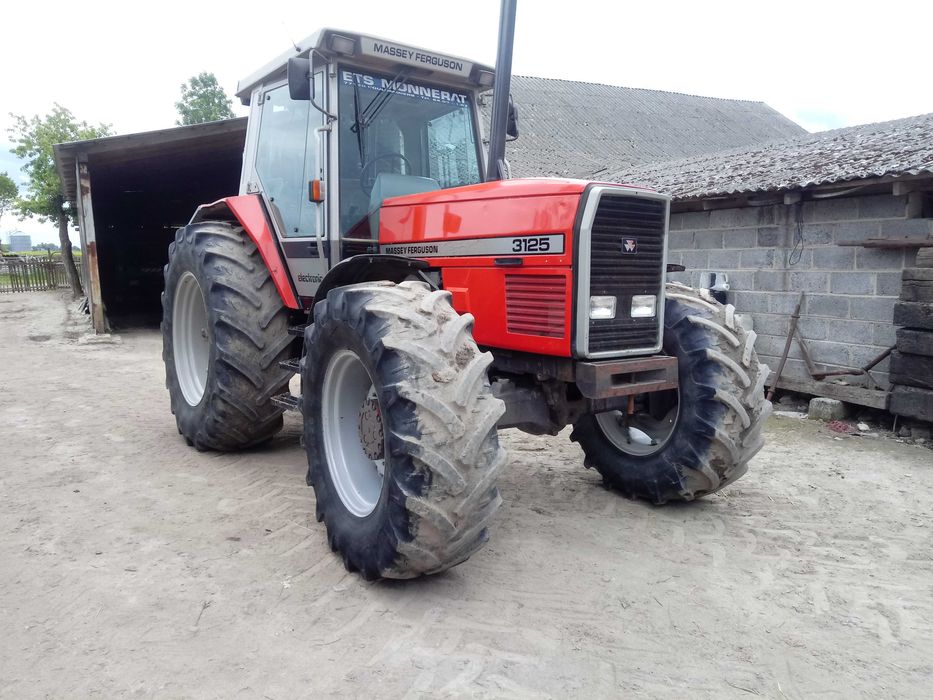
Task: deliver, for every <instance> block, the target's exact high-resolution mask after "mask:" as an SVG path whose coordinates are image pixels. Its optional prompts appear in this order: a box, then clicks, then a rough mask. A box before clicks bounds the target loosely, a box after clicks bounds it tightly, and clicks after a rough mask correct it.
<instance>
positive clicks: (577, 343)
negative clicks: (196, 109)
mask: <svg viewBox="0 0 933 700" xmlns="http://www.w3.org/2000/svg"><path fill="white" fill-rule="evenodd" d="M510 5H511V7H510ZM513 22H514V3H509V2H506V3H505V10H504V12H503V19H502V27H501V31H500V48H499V59H498V65H499V72H498V73H496V72H495V71H494V70H493V69H492V68H491V67H488V66H484V65H480V64H478V63H475V62H473V61H468V60H465V59H462V58H456V57H452V56H446V55H443V54H439V53H436V52H433V51H427V50H424V49H418V48H414V47H410V46H403V45H401V44H398V43H395V42H391V41H385V40H382V39H377V38H374V37H369V36H361V35H356V34H351V33H348V32H342V31H334V30H330V29H325V30H321V31H320V32H318V33H317V34H315V35H313V36H312V37H310V38H309V39H307V40H306V41H304V42H302V43H301V44H300V45H299V46H297V47H296V48H297V50H296V51H290V52H289V53H288V54H287V55H285V56H282V57H280V58H279V59H277V60H275V61H273V62H272V63H270V64H269V65H267V66H266V67H265V68H263V69H261V70H260V71H258V72H257V73H255V74H254V75H252V76H251V77H249V78H247V79H246V80H245V81H243V82H241V84H240V88H239V91H238V96H239V97H240V98H241V99H242V100H243V102H244V103H245V104H248V105H249V107H250V113H249V127H248V135H247V141H246V148H245V152H244V158H243V170H242V178H241V184H240V194H239V195H237V196H231V197H228V198H226V199H223V200H220V201H217V202H214V203H212V204H206V205H204V206H201V207H200V208H198V210H197V211H196V212H195V214H194V216H193V217H192V219H191V221H190V223H189V224H188V225H187V226H185V227H184V228H182V229H180V230H179V231H178V232H177V235H176V237H175V241H174V243H172V245H171V246H170V247H169V262H168V265H167V266H166V268H165V292H164V295H163V309H164V312H163V324H162V332H163V340H164V353H163V355H164V360H165V367H166V382H167V386H168V389H169V392H170V394H171V404H172V411H173V413H174V414H175V418H176V421H177V424H178V429H179V432H180V433H181V434H182V435H183V436H184V438H185V440H186V441H187V442H188V444H189V445H193V446H194V447H196V448H197V449H199V450H205V449H215V450H236V449H241V448H245V447H249V446H252V445H257V444H260V443H263V442H265V441H267V440H269V439H270V438H271V437H272V436H273V435H274V434H275V433H276V431H278V430H279V429H280V427H281V426H282V413H283V410H285V409H296V410H299V411H300V412H301V413H302V415H303V421H304V431H303V432H304V440H303V443H304V448H305V450H306V451H307V456H308V467H309V468H308V483H309V484H310V485H311V486H313V487H314V490H315V494H316V499H317V504H316V509H317V518H318V520H323V521H324V523H325V525H326V528H327V536H328V541H329V543H330V545H331V547H332V548H333V549H334V550H335V551H336V552H339V553H340V555H341V556H342V557H343V560H344V562H345V564H346V566H347V568H348V569H350V570H352V571H359V572H360V573H361V574H362V575H363V576H364V577H366V578H378V577H390V578H408V577H413V576H418V575H422V574H430V573H434V572H438V571H443V570H445V569H447V568H449V567H451V566H454V565H455V564H458V563H460V562H462V561H464V560H465V559H467V558H468V557H469V556H470V555H471V554H472V553H473V552H475V551H476V550H477V549H478V548H479V547H481V546H482V544H483V543H484V542H485V541H486V539H487V528H488V525H489V523H490V519H491V518H492V517H493V515H494V514H495V512H496V510H497V508H498V507H499V504H500V497H499V493H498V490H497V488H496V479H497V476H498V474H499V472H500V470H501V469H502V467H503V466H504V465H505V463H506V454H505V451H504V450H503V449H502V448H501V447H500V446H499V441H498V437H497V430H498V429H501V428H519V429H521V430H524V431H527V432H529V433H532V434H551V435H555V434H557V433H558V432H559V431H560V430H561V429H563V428H564V427H565V426H568V425H572V426H573V432H572V433H571V436H570V438H571V440H574V441H576V442H578V443H579V444H580V446H581V447H582V448H583V452H584V454H585V465H586V466H587V467H592V468H594V469H596V470H598V471H599V473H600V474H602V476H603V478H604V479H605V481H606V482H607V483H608V484H610V485H611V486H613V487H615V488H616V489H618V490H619V491H621V492H622V493H624V494H626V495H629V496H631V497H639V498H644V499H647V500H649V501H651V502H654V503H664V502H665V501H670V500H692V499H695V498H698V497H700V496H703V495H706V494H709V493H713V492H715V491H717V490H719V489H721V488H722V487H723V486H725V485H726V484H728V483H730V482H732V481H734V480H735V479H737V478H738V477H739V476H741V475H742V474H743V473H744V472H745V470H746V468H747V465H748V461H749V460H750V459H751V457H752V456H753V455H754V454H755V453H756V452H757V451H758V450H759V449H760V448H761V445H762V436H761V431H762V424H763V422H764V419H765V418H766V416H767V415H768V413H769V412H770V408H771V407H770V404H769V403H768V402H767V401H765V399H764V392H763V387H764V383H765V380H766V378H767V376H768V369H767V367H765V366H763V365H761V364H760V363H759V362H758V359H757V356H756V354H755V351H754V340H755V334H754V333H753V332H750V331H746V330H745V328H743V326H742V325H741V324H740V323H739V319H738V317H737V316H736V314H735V312H734V308H733V307H732V306H730V305H722V304H720V303H718V302H717V301H716V300H715V299H714V298H713V297H712V296H711V295H710V293H709V292H708V291H705V290H703V291H697V290H693V289H690V288H688V287H684V286H681V285H675V284H668V285H665V281H664V279H665V273H666V269H667V263H666V233H667V224H668V211H669V198H668V197H667V196H665V195H663V194H658V193H656V192H652V191H649V190H646V189H641V188H636V187H628V186H619V185H610V184H599V183H592V182H582V181H575V180H556V179H523V180H513V179H507V178H506V171H507V166H506V165H505V162H504V143H505V139H506V133H507V132H508V133H511V134H513V135H517V129H516V124H515V119H514V116H515V112H514V109H513V108H512V106H511V104H510V102H509V99H508V82H509V69H510V62H511V56H510V52H511V28H512V23H513ZM494 82H495V90H494V91H493V118H492V122H493V125H492V130H491V131H492V133H491V137H490V155H489V158H488V159H486V160H487V162H486V163H484V154H483V153H482V149H481V145H482V143H483V139H482V136H481V135H480V133H481V131H480V118H479V114H478V110H477V103H478V101H479V99H480V95H481V94H482V93H487V92H489V90H490V88H492V87H493V85H494ZM294 373H298V374H299V375H300V377H301V393H300V396H293V395H291V393H290V392H289V389H288V386H289V380H290V378H291V377H292V376H293V374H294Z"/></svg>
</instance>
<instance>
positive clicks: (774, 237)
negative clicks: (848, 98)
mask: <svg viewBox="0 0 933 700" xmlns="http://www.w3.org/2000/svg"><path fill="white" fill-rule="evenodd" d="M798 212H799V216H798ZM905 214H906V198H905V197H895V196H894V195H870V196H862V197H846V198H838V199H823V200H813V201H807V202H803V203H801V204H797V205H789V206H788V205H783V204H776V205H769V206H763V207H744V208H739V209H718V210H714V211H703V212H684V213H675V214H672V215H671V232H670V242H669V245H670V255H669V261H670V262H672V263H679V264H682V265H685V266H686V267H687V271H685V272H681V273H674V274H672V275H671V278H672V279H674V280H677V281H680V282H684V283H685V284H690V285H693V286H697V285H698V284H699V278H700V274H701V272H703V271H716V272H725V273H727V274H728V275H729V282H730V286H731V289H732V291H730V292H729V295H728V298H729V301H730V302H731V303H733V304H734V305H735V307H736V309H737V310H738V311H740V312H742V313H746V314H748V315H750V316H751V317H752V318H753V321H754V327H755V331H756V332H757V333H758V343H757V347H758V353H759V355H760V356H761V357H762V359H763V360H764V361H765V362H767V363H768V364H769V365H770V366H771V369H772V370H774V369H776V368H777V365H778V361H779V358H780V355H781V352H782V351H783V348H784V342H785V339H786V337H787V330H788V324H789V321H790V314H791V313H792V312H793V309H794V306H795V304H796V303H797V299H798V297H799V295H800V292H802V291H806V292H807V298H806V302H805V303H804V306H803V307H802V309H801V321H800V329H801V332H802V334H803V337H804V338H805V339H806V340H807V341H808V343H807V344H808V347H809V348H810V351H811V354H812V356H813V360H814V361H815V362H816V363H817V364H819V365H821V366H826V367H827V368H829V369H834V368H839V367H861V366H864V365H865V364H867V363H868V362H869V361H870V360H871V359H872V358H873V357H875V356H877V355H878V354H879V353H880V352H881V351H882V350H884V349H886V348H888V347H890V346H891V345H893V344H894V326H893V324H892V323H891V320H892V315H893V307H894V302H895V300H896V298H897V296H898V294H899V293H900V284H901V270H902V269H903V268H904V265H905V259H906V262H907V263H908V264H910V263H912V262H913V257H914V255H915V250H914V249H908V250H900V249H898V250H890V249H878V248H860V247H840V246H838V245H836V243H837V242H838V241H841V240H853V239H855V240H865V239H867V238H877V237H881V236H905V235H911V236H918V237H922V236H928V235H933V219H907V218H905ZM798 220H799V222H800V224H799V226H800V231H801V233H802V235H803V249H802V253H801V254H800V259H799V261H798V262H797V263H796V264H791V252H792V250H793V248H794V234H795V232H796V230H797V228H798V223H797V222H798ZM789 358H790V359H789V360H788V362H787V365H786V367H785V370H784V371H785V374H786V375H787V376H791V377H798V378H807V377H808V376H809V375H808V374H807V370H806V367H805V366H804V364H803V362H802V360H801V358H800V351H799V348H798V347H797V344H796V343H794V345H793V347H792V350H791V354H790V355H789ZM878 370H879V371H877V372H873V376H874V377H875V379H876V380H879V383H880V384H881V385H882V386H885V387H886V386H887V360H885V361H884V362H883V363H882V364H881V365H879V366H878ZM851 381H852V382H853V383H858V382H859V380H858V379H857V378H852V380H851Z"/></svg>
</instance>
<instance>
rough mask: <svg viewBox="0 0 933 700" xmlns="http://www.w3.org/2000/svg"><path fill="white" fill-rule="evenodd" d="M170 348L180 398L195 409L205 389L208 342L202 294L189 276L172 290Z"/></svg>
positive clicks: (184, 275)
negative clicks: (173, 295) (173, 291)
mask: <svg viewBox="0 0 933 700" xmlns="http://www.w3.org/2000/svg"><path fill="white" fill-rule="evenodd" d="M172 348H173V354H174V360H175V374H176V375H177V377H178V385H179V387H180V388H181V393H182V396H184V398H185V401H186V402H187V403H188V405H189V406H197V405H198V404H199V403H201V399H202V398H203V397H204V389H205V387H206V386H207V370H208V365H209V364H210V356H211V341H210V333H208V317H207V304H206V303H205V302H204V293H203V292H202V291H201V285H200V284H198V280H197V278H196V277H195V276H194V275H193V274H192V273H191V272H186V273H185V274H183V275H182V276H181V279H179V280H178V284H177V285H176V287H175V300H174V302H173V304H172Z"/></svg>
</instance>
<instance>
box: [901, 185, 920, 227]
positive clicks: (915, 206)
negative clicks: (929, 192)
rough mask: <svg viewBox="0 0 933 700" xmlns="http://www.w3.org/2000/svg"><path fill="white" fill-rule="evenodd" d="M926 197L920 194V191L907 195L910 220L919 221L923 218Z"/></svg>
mask: <svg viewBox="0 0 933 700" xmlns="http://www.w3.org/2000/svg"><path fill="white" fill-rule="evenodd" d="M895 184H896V183H895ZM924 197H925V193H924V192H920V191H917V192H908V193H907V218H908V219H919V218H921V217H922V216H923V200H924Z"/></svg>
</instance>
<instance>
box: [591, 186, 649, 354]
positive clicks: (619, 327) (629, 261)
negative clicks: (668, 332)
mask: <svg viewBox="0 0 933 700" xmlns="http://www.w3.org/2000/svg"><path fill="white" fill-rule="evenodd" d="M666 207H667V203H666V202H665V201H664V200H661V199H650V198H647V197H631V196H625V195H624V194H609V193H605V192H604V193H603V196H602V198H601V199H600V201H599V206H598V207H597V209H596V215H595V217H594V218H593V224H592V229H591V241H590V295H591V296H614V297H616V300H617V301H616V305H617V306H616V317H615V318H613V319H606V320H595V319H591V320H590V322H589V323H590V327H589V348H588V352H587V354H589V355H592V354H597V353H610V352H613V351H624V350H631V349H637V348H651V347H653V346H655V345H657V342H658V318H659V316H655V317H654V318H632V317H631V315H630V310H631V307H632V296H634V295H636V294H657V295H659V296H660V290H661V285H662V284H663V275H664V271H663V270H662V267H663V266H664V229H665V224H666V220H667V212H666ZM625 239H633V240H634V241H635V247H636V251H635V252H634V253H625V252H624V251H623V247H624V245H625ZM658 302H659V304H660V302H661V300H660V298H659V299H658ZM661 311H662V309H661V308H659V309H658V314H659V315H660V313H661Z"/></svg>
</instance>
